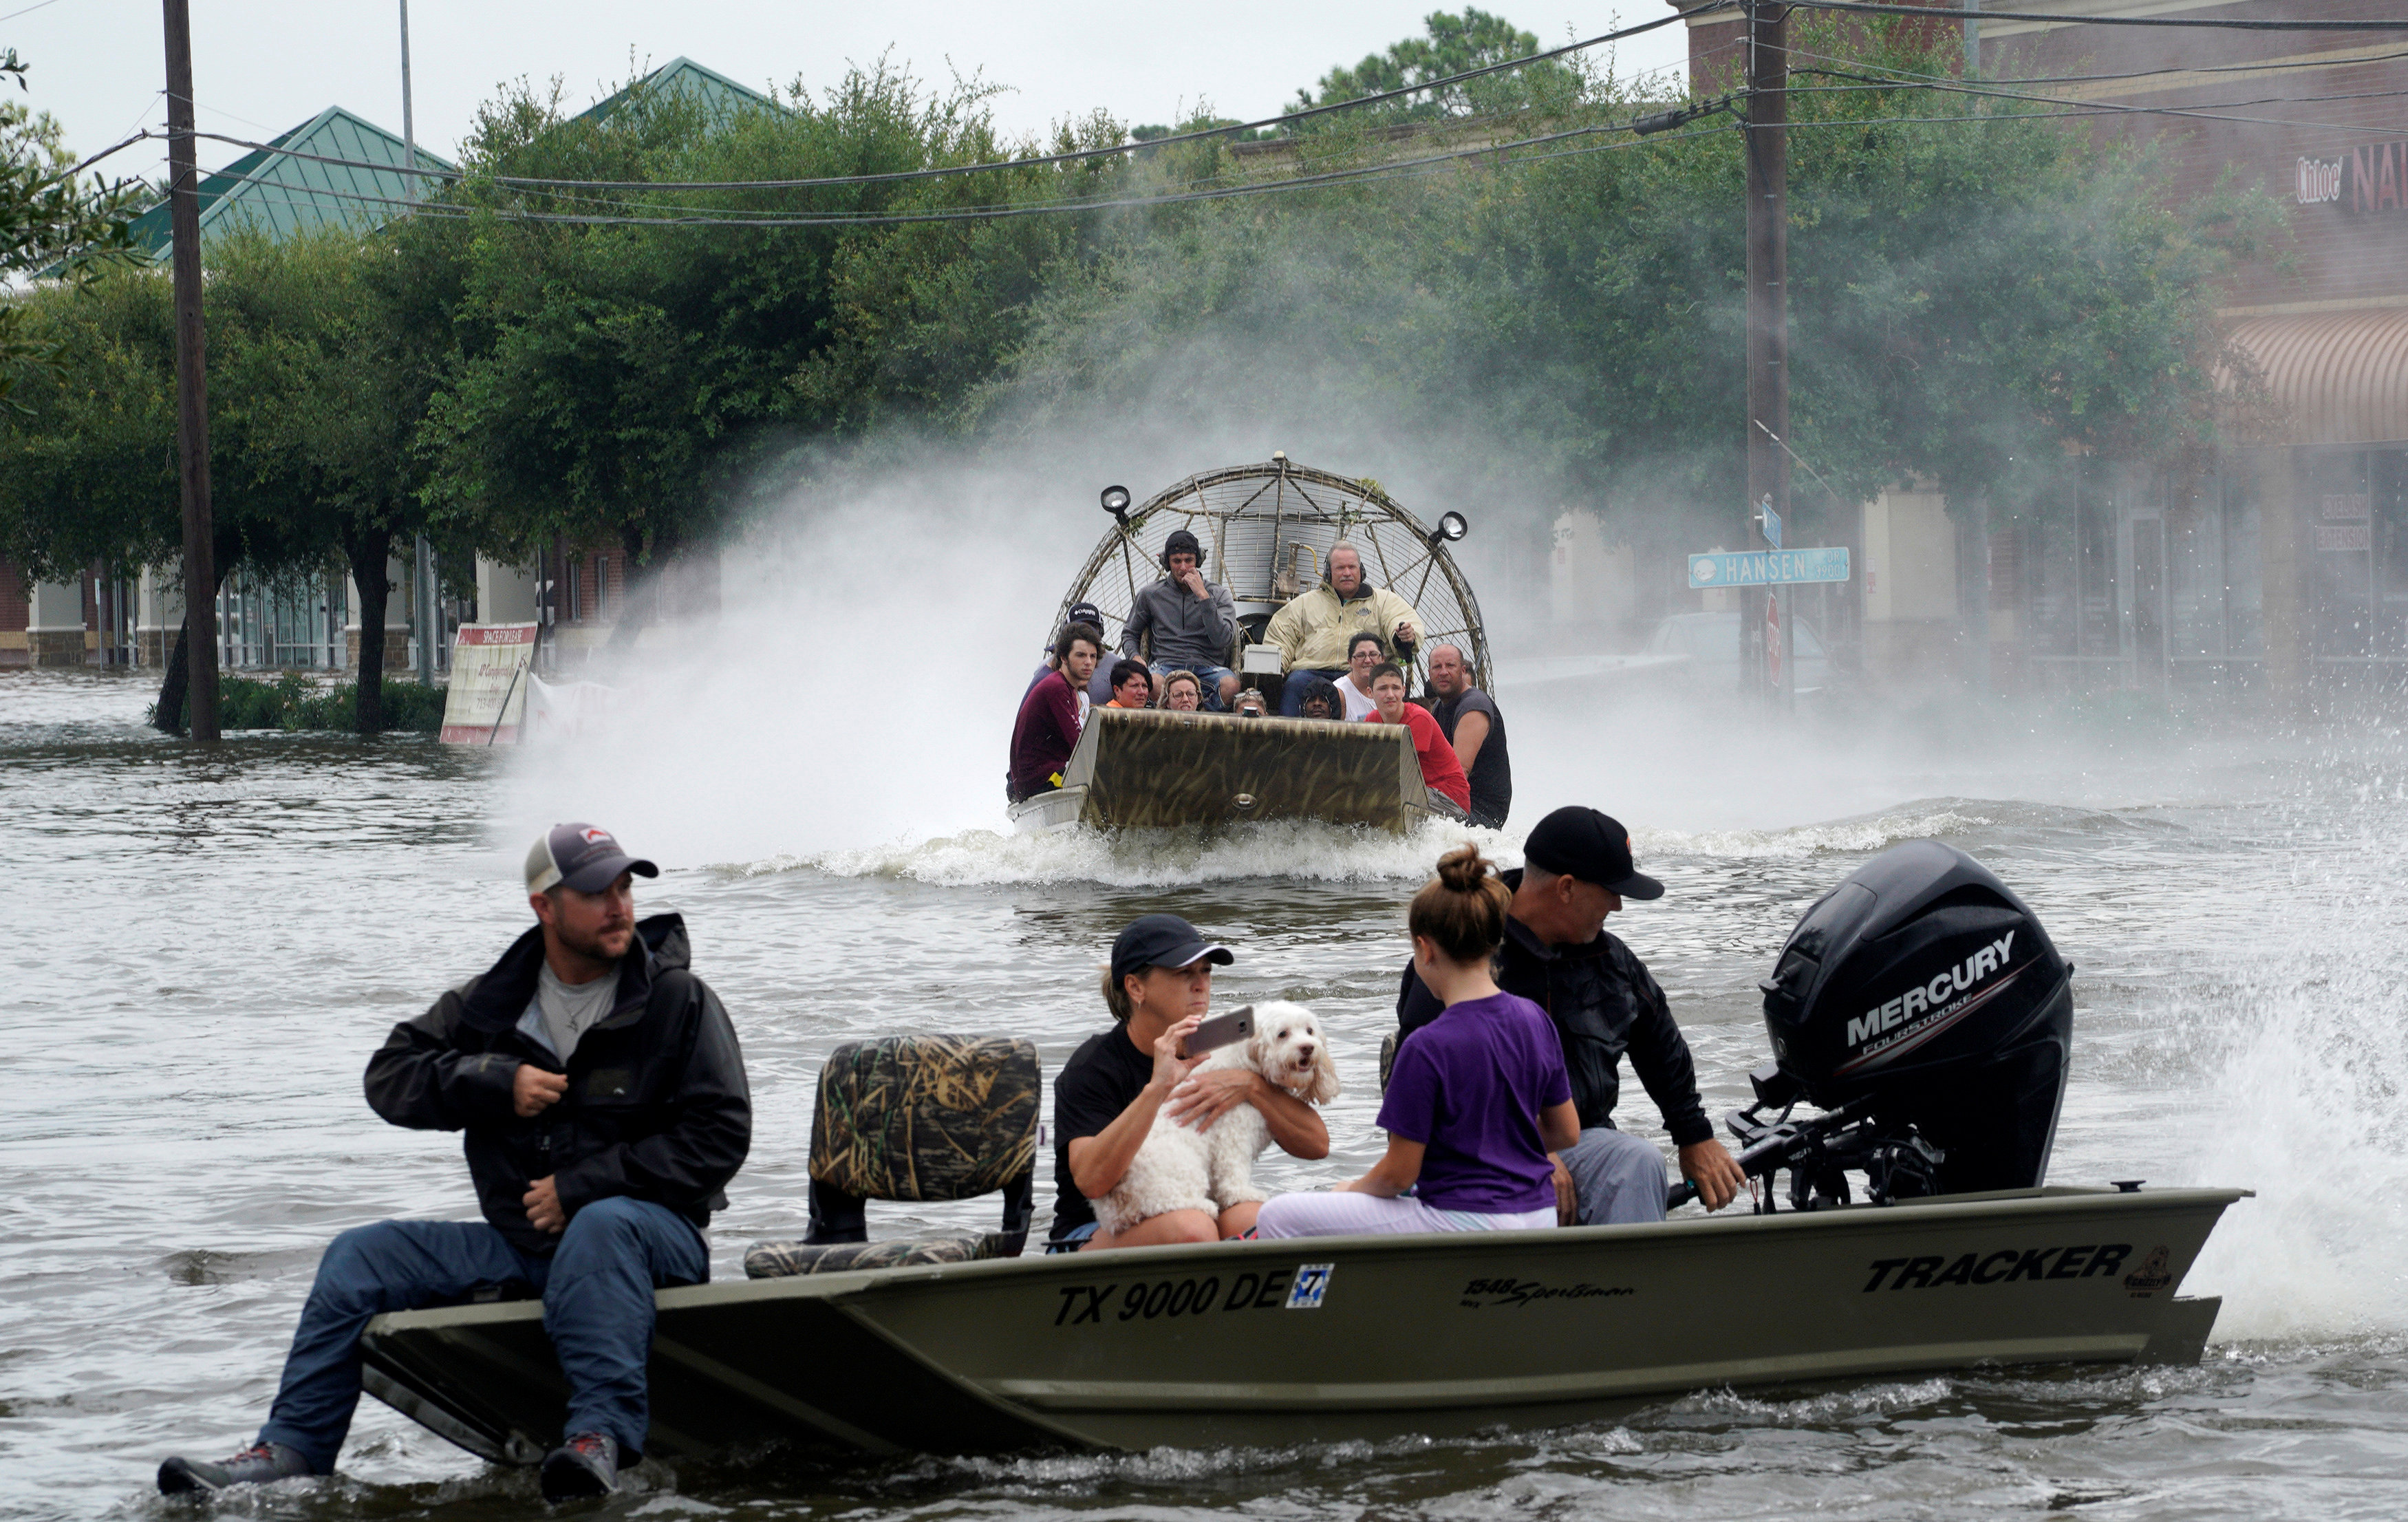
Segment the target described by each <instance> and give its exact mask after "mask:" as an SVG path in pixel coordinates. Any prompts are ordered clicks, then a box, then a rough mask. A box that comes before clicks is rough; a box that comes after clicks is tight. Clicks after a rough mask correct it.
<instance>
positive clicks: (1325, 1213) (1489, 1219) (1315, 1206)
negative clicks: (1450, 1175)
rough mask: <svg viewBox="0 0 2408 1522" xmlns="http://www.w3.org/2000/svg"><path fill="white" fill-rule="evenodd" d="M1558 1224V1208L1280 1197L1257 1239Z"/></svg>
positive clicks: (1268, 1209)
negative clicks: (1483, 1209) (1494, 1210)
mask: <svg viewBox="0 0 2408 1522" xmlns="http://www.w3.org/2000/svg"><path fill="white" fill-rule="evenodd" d="M1554 1225H1555V1206H1553V1205H1549V1206H1547V1207H1546V1208H1545V1209H1544V1210H1532V1211H1521V1212H1518V1213H1512V1214H1506V1215H1484V1214H1482V1213H1480V1212H1478V1211H1468V1210H1433V1209H1431V1208H1430V1207H1429V1206H1427V1205H1425V1204H1423V1203H1422V1202H1421V1201H1420V1200H1418V1199H1382V1198H1381V1197H1380V1196H1378V1195H1358V1194H1354V1193H1351V1192H1350V1193H1347V1194H1333V1193H1329V1192H1326V1191H1324V1192H1322V1193H1319V1194H1309V1195H1279V1196H1275V1197H1274V1198H1272V1199H1267V1200H1265V1201H1263V1213H1261V1214H1260V1215H1258V1216H1256V1217H1254V1234H1255V1235H1256V1236H1258V1237H1352V1236H1365V1235H1371V1234H1374V1233H1387V1234H1391V1235H1396V1236H1405V1235H1410V1234H1412V1233H1414V1232H1420V1231H1536V1230H1538V1229H1539V1228H1541V1227H1551V1226H1554Z"/></svg>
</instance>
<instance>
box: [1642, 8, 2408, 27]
mask: <svg viewBox="0 0 2408 1522" xmlns="http://www.w3.org/2000/svg"><path fill="white" fill-rule="evenodd" d="M1782 4H1783V5H1785V7H1788V8H1789V9H1792V10H1836V11H1845V12H1849V13H1852V14H1857V15H1869V16H1919V17H1921V18H1923V19H1924V20H1925V21H1934V20H1939V21H1954V20H1957V19H1958V18H1957V15H1955V14H1952V13H1951V12H1950V11H1947V10H1942V9H1940V8H1938V7H1932V6H1899V5H1885V4H1881V3H1879V0H1782ZM1714 8H1717V9H1719V8H1721V7H1714ZM1689 14H1691V15H1695V14H1697V12H1695V11H1692V12H1690V13H1689ZM1972 14H1977V16H1978V19H1979V20H1981V21H1985V22H2046V23H2047V24H2049V25H2051V26H2173V27H2186V28H2190V29H2193V30H2213V31H2222V32H2408V20H2389V21H2386V20H2381V19H2377V18H2372V17H2368V18H2362V19H2354V20H2348V21H2342V20H2329V21H2298V22H2290V21H2285V22H2272V21H2256V20H2250V19H2245V18H2238V17H2235V18H2223V17H2213V16H2068V15H2064V14H2060V13H2055V12H2048V11H2034V10H1984V11H1981V12H1978V13H1972Z"/></svg>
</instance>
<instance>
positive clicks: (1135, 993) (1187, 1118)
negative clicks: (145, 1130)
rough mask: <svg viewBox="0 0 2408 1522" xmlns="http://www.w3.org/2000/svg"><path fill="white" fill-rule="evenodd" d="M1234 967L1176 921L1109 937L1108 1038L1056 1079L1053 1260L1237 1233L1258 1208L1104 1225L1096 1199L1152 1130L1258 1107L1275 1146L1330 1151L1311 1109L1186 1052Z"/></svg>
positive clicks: (1216, 946)
mask: <svg viewBox="0 0 2408 1522" xmlns="http://www.w3.org/2000/svg"><path fill="white" fill-rule="evenodd" d="M1232 960H1233V956H1232V954H1231V953H1230V951H1229V948H1228V947H1226V946H1224V945H1222V944H1220V943H1219V942H1218V941H1211V940H1205V939H1204V937H1203V936H1202V935H1201V934H1199V933H1198V932H1197V928H1196V926H1192V925H1190V924H1188V923H1187V922H1186V921H1185V920H1183V919H1181V918H1180V917H1179V916H1178V915H1176V914H1141V915H1140V916H1139V917H1138V918H1136V919H1134V920H1132V921H1130V922H1129V924H1128V926H1127V927H1126V928H1125V929H1124V930H1122V931H1121V933H1120V935H1119V936H1118V937H1117V938H1116V939H1115V940H1113V941H1112V961H1111V970H1110V971H1108V972H1106V973H1105V974H1104V988H1103V991H1104V1005H1105V1007H1106V1008H1107V1009H1109V1010H1110V1011H1111V1015H1112V1025H1111V1028H1110V1029H1109V1030H1103V1031H1098V1032H1097V1034H1095V1035H1093V1036H1091V1037H1089V1038H1088V1039H1087V1040H1086V1041H1084V1042H1082V1044H1081V1045H1080V1047H1079V1049H1078V1051H1076V1052H1074V1053H1072V1054H1071V1055H1070V1060H1069V1061H1068V1062H1067V1063H1065V1064H1063V1067H1062V1071H1061V1072H1060V1074H1059V1075H1058V1076H1056V1077H1055V1078H1054V1229H1053V1230H1052V1231H1051V1232H1050V1233H1048V1235H1047V1240H1046V1244H1045V1250H1046V1251H1047V1252H1049V1253H1075V1252H1081V1251H1083V1250H1084V1249H1087V1248H1091V1247H1097V1248H1100V1247H1149V1246H1154V1245H1157V1244H1159V1243H1163V1242H1213V1241H1217V1240H1219V1239H1221V1238H1225V1237H1240V1236H1243V1235H1245V1233H1246V1232H1247V1231H1248V1230H1249V1229H1251V1228H1253V1226H1254V1212H1255V1211H1256V1210H1257V1209H1258V1208H1259V1207H1258V1206H1256V1205H1255V1204H1254V1202H1252V1201H1245V1202H1241V1203H1239V1204H1233V1205H1231V1206H1229V1207H1228V1208H1227V1209H1226V1210H1223V1211H1221V1212H1220V1213H1218V1214H1217V1215H1214V1214H1211V1213H1207V1212H1204V1211H1200V1210H1169V1211H1165V1212H1163V1213H1160V1214H1158V1215H1150V1216H1147V1217H1146V1218H1145V1219H1143V1220H1141V1221H1139V1222H1138V1223H1137V1224H1136V1225H1134V1226H1128V1227H1125V1228H1124V1229H1123V1230H1121V1231H1120V1232H1118V1233H1113V1232H1110V1231H1106V1230H1103V1229H1101V1228H1100V1227H1099V1226H1098V1224H1097V1219H1096V1207H1095V1201H1097V1200H1098V1199H1103V1198H1104V1197H1105V1196H1106V1195H1108V1194H1111V1192H1112V1191H1113V1189H1115V1188H1117V1187H1118V1186H1119V1185H1120V1182H1121V1180H1122V1179H1123V1178H1124V1177H1125V1176H1126V1175H1127V1173H1128V1170H1129V1167H1130V1165H1131V1164H1132V1163H1134V1162H1135V1161H1136V1160H1137V1155H1138V1152H1139V1149H1140V1148H1142V1147H1143V1146H1144V1145H1145V1139H1146V1136H1147V1134H1148V1133H1150V1132H1151V1131H1152V1130H1153V1129H1154V1127H1155V1126H1157V1125H1178V1126H1192V1127H1196V1128H1197V1129H1198V1130H1201V1129H1203V1128H1204V1127H1209V1126H1211V1124H1212V1123H1213V1122H1214V1121H1215V1120H1218V1119H1219V1118H1220V1117H1221V1116H1223V1115H1225V1114H1226V1113H1228V1112H1230V1111H1231V1110H1233V1109H1235V1108H1236V1107H1237V1106H1239V1105H1241V1104H1251V1105H1253V1106H1254V1108H1255V1109H1256V1110H1257V1111H1259V1112H1260V1113H1261V1114H1262V1117H1263V1123H1264V1126H1265V1127H1266V1128H1267V1129H1268V1130H1269V1134H1270V1139H1271V1141H1272V1142H1276V1143H1277V1144H1278V1145H1279V1146H1280V1148H1281V1149H1282V1150H1283V1151H1284V1152H1286V1153H1288V1154H1289V1155H1290V1156H1297V1157H1302V1158H1306V1159H1308V1160H1310V1159H1312V1158H1318V1157H1326V1156H1328V1155H1329V1132H1328V1130H1327V1129H1326V1127H1323V1125H1322V1123H1321V1115H1320V1113H1318V1112H1316V1111H1315V1110H1314V1109H1313V1108H1312V1105H1310V1104H1307V1103H1306V1102H1305V1101H1304V1100H1302V1099H1299V1098H1297V1097H1296V1096H1294V1095H1292V1094H1290V1093H1288V1092H1287V1091H1286V1090H1284V1089H1282V1088H1279V1087H1277V1086H1276V1085H1274V1084H1269V1083H1267V1082H1265V1081H1264V1079H1263V1077H1262V1075H1261V1074H1259V1073H1255V1072H1251V1071H1248V1070H1244V1069H1230V1070H1223V1071H1214V1072H1198V1071H1197V1069H1198V1068H1200V1067H1202V1066H1203V1063H1204V1060H1205V1057H1206V1056H1207V1055H1210V1054H1206V1053H1198V1054H1197V1055H1194V1056H1189V1055H1185V1054H1186V1048H1185V1042H1186V1040H1187V1035H1188V1033H1189V1032H1190V1031H1192V1030H1194V1029H1195V1028H1196V1027H1197V1025H1198V1024H1199V1023H1200V1022H1201V1021H1202V1020H1203V1018H1204V1014H1205V1012H1206V1010H1207V1009H1209V1008H1210V1007H1211V1002H1212V969H1213V967H1214V966H1215V965H1218V966H1221V967H1226V966H1228V965H1229V963H1230V962H1231V961H1232Z"/></svg>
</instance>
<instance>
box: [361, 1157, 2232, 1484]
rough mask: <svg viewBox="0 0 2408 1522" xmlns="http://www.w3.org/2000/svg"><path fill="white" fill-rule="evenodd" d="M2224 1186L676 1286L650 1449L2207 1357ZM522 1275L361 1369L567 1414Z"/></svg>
mask: <svg viewBox="0 0 2408 1522" xmlns="http://www.w3.org/2000/svg"><path fill="white" fill-rule="evenodd" d="M2237 1198H2240V1193H2239V1191H2235V1190H2229V1189H2146V1190H2140V1191H2121V1190H2117V1189H2110V1188H2097V1189H2092V1188H2066V1187H2049V1188H2041V1189H2027V1190H2010V1191H2001V1192H1997V1193H1991V1194H1985V1195H1978V1196H1954V1197H1949V1196H1943V1197H1939V1198H1935V1199H1919V1200H1901V1201H1899V1202H1898V1203H1896V1204H1893V1205H1889V1206H1874V1205H1863V1204H1859V1205H1852V1206H1845V1207H1842V1208H1837V1209H1828V1210H1821V1211H1814V1212H1810V1213H1782V1214H1776V1215H1730V1216H1721V1217H1705V1218H1699V1217H1694V1216H1692V1217H1684V1218H1676V1219H1672V1220H1669V1221H1667V1222H1665V1223H1664V1224H1663V1225H1660V1226H1628V1227H1593V1228H1572V1229H1565V1230H1555V1231H1530V1232H1481V1233H1461V1234H1446V1235H1437V1236H1418V1237H1392V1236H1388V1237H1330V1238H1320V1239H1312V1240H1305V1241H1285V1242H1224V1243H1217V1244H1211V1245H1201V1246H1189V1247H1155V1248H1132V1249H1125V1250H1121V1251H1116V1252H1097V1253H1081V1254H1076V1255H1064V1256H1052V1257H1044V1256H1030V1257H1019V1258H1004V1259H996V1260H993V1261H986V1262H968V1263H951V1264H939V1265H929V1266H922V1267H900V1268H885V1269H873V1270H867V1271H853V1272H835V1273H820V1274H811V1275H808V1276H804V1277H797V1278H785V1279H756V1280H748V1281H745V1282H743V1283H740V1284H721V1285H696V1286H694V1287H690V1288H682V1289H670V1290H664V1291H662V1292H661V1293H660V1296H659V1306H660V1321H659V1327H658V1330H657V1331H656V1333H655V1334H654V1339H653V1345H652V1371H651V1376H652V1440H651V1441H652V1448H653V1449H654V1450H657V1451H659V1452H661V1453H664V1454H666V1455H671V1456H675V1455H685V1454H696V1453H701V1452H704V1451H707V1450H710V1449H713V1448H717V1447H720V1446H722V1445H724V1444H728V1443H753V1442H759V1441H762V1440H768V1439H783V1440H790V1441H799V1442H801V1443H805V1444H810V1445H834V1446H837V1447H839V1448H847V1449H852V1450H856V1451H859V1452H863V1453H868V1454H895V1453H902V1452H935V1453H993V1452H1009V1451H1014V1450H1026V1449H1038V1448H1045V1447H1056V1448H1059V1447H1068V1448H1119V1449H1144V1448H1151V1447H1155V1446H1159V1445H1171V1446H1177V1447H1212V1446H1218V1445H1225V1444H1269V1445H1278V1444H1284V1443H1294V1442H1296V1441H1297V1440H1298V1439H1299V1438H1307V1437H1309V1438H1312V1439H1316V1440H1342V1439H1349V1438H1368V1439H1378V1438H1385V1437H1392V1436H1396V1435H1398V1434H1403V1433H1424V1434H1429V1435H1433V1436H1437V1435H1445V1434H1449V1433H1459V1432H1465V1431H1469V1430H1472V1429H1479V1428H1484V1427H1488V1426H1492V1425H1498V1424H1505V1425H1511V1426H1516V1427H1538V1426H1547V1425H1555V1424H1563V1423H1572V1422H1581V1421H1588V1420H1594V1419H1599V1418H1610V1417H1613V1416H1614V1415H1616V1414H1621V1413H1625V1412H1627V1411H1629V1410H1631V1409H1633V1408H1634V1407H1636V1406H1639V1405H1641V1404H1644V1403H1646V1402H1648V1401H1652V1400H1662V1399H1666V1398H1668V1397H1673V1396H1677V1395H1680V1394H1682V1393H1684V1392H1686V1391H1692V1390H1697V1389H1699V1388H1712V1387H1720V1386H1731V1387H1735V1388H1748V1387H1752V1386H1791V1385H1796V1384H1799V1383H1802V1382H1807V1381H1818V1380H1832V1379H1849V1378H1857V1377H1864V1376H1879V1375H1895V1374H1901V1373H1913V1372H1922V1371H1933V1370H1943V1369H1962V1368H1968V1367H1975V1366H1985V1365H1990V1366H2005V1365H2034V1364H2065V1363H2189V1362H2194V1361H2196V1360H2197V1359H2198V1357H2199V1356H2200V1348H2201V1346H2202V1344H2203V1343H2205V1342H2206V1339H2207V1336H2208V1332H2209V1330H2210V1329H2211V1328H2213V1326H2214V1321H2215V1313H2216V1308H2217V1304H2218V1302H2217V1301H2216V1300H2214V1299H2186V1298H2183V1297H2181V1296H2180V1295H2179V1294H2178V1293H2177V1291H2179V1290H2180V1288H2181V1287H2182V1283H2183V1278H2184V1275H2186V1273H2188V1272H2189V1271H2190V1267H2191V1264H2192V1262H2193V1260H2194V1259H2195V1258H2196V1257H2197V1256H2198V1254H2199V1251H2200V1247H2201V1245H2202V1244H2203V1243H2204V1242H2206V1240H2207V1236H2208V1233H2209V1231H2210V1230H2211V1229H2212V1228H2214V1225H2215V1222H2216V1219H2217V1217H2218V1216H2219V1215H2221V1214H2222V1213H2223V1211H2224V1209H2225V1207H2226V1206H2227V1205H2229V1204H2230V1203H2231V1202H2232V1201H2233V1200H2234V1199H2237ZM541 1317H542V1313H541V1307H540V1306H538V1305H536V1304H534V1303H531V1302H516V1303H503V1304H491V1305H471V1306H460V1307H454V1308H451V1309H445V1310H433V1311H411V1312H402V1313H396V1314H390V1315H384V1316H380V1317H379V1318H377V1320H376V1321H375V1322H374V1323H373V1324H372V1325H371V1326H370V1327H369V1328H368V1331H367V1334H366V1338H365V1340H364V1343H363V1347H364V1352H365V1356H366V1366H367V1369H368V1371H369V1373H370V1389H371V1391H372V1392H373V1393H375V1394H376V1395H378V1396H379V1397H380V1398H381V1399H383V1400H385V1401H386V1402H388V1403H389V1404H391V1405H394V1406H395V1407H396V1408H398V1409H399V1410H401V1411H402V1412H404V1413H405V1414H409V1415H410V1416H412V1417H414V1418H416V1419H417V1420H419V1421H420V1422H422V1423H423V1424H424V1425H426V1426H427V1427H430V1428H432V1429H434V1430H436V1431H437V1432H440V1433H442V1434H443V1435H444V1436H446V1437H448V1438H451V1439H452V1441H454V1442H456V1443H460V1444H461V1445H462V1446H464V1447H466V1448H468V1449H469V1450H471V1451H472V1452H475V1453H479V1454H481V1455H483V1456H485V1457H488V1458H492V1459H496V1460H500V1461H504V1462H516V1463H531V1462H534V1461H536V1460H537V1459H538V1458H539V1457H540V1456H541V1454H542V1452H543V1451H544V1449H545V1448H546V1447H548V1446H549V1445H551V1444H552V1443H556V1442H557V1441H558V1436H557V1434H558V1433H559V1431H560V1424H561V1421H562V1418H563V1415H564V1414H565V1409H566V1407H565V1401H566V1386H565V1385H564V1384H563V1382H562V1379H561V1375H560V1372H559V1369H558V1366H557V1365H556V1364H555V1362H554V1361H553V1358H552V1349H551V1344H550V1343H549V1342H548V1341H547V1340H546V1338H545V1336H544V1332H543V1326H542V1319H541Z"/></svg>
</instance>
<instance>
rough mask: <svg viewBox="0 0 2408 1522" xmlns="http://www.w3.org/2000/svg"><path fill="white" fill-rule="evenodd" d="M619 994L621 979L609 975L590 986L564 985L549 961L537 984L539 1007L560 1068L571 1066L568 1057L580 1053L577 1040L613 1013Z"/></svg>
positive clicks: (536, 998)
mask: <svg viewBox="0 0 2408 1522" xmlns="http://www.w3.org/2000/svg"><path fill="white" fill-rule="evenodd" d="M618 992H619V980H618V978H617V977H616V976H615V975H614V974H613V973H609V972H606V973H604V974H603V975H602V976H600V977H598V978H595V979H594V980H593V981H592V982H590V983H563V982H561V981H560V975H559V974H558V973H555V972H554V971H552V964H551V963H549V962H546V963H545V964H544V965H543V971H542V972H541V973H540V974H539V975H538V977H537V979H536V985H535V1002H536V1008H537V1009H538V1011H540V1012H542V1015H543V1030H544V1034H545V1035H546V1036H548V1037H550V1038H551V1039H552V1051H553V1052H555V1053H557V1054H558V1055H559V1057H560V1062H561V1066H563V1067H566V1066H567V1065H568V1056H569V1054H570V1053H572V1052H574V1051H576V1050H577V1040H578V1038H579V1037H581V1036H582V1035H584V1034H585V1032H586V1031H587V1030H588V1029H589V1028H591V1027H593V1025H594V1023H595V1021H597V1020H599V1019H601V1018H602V1017H603V1016H604V1015H606V1014H609V1012H610V1005H611V1002H612V998H613V996H615V995H616V994H617V993H618Z"/></svg>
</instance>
